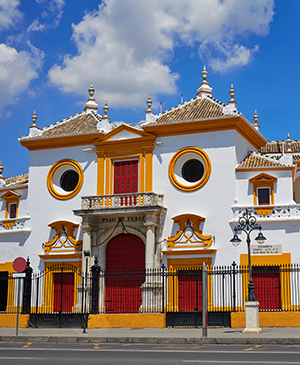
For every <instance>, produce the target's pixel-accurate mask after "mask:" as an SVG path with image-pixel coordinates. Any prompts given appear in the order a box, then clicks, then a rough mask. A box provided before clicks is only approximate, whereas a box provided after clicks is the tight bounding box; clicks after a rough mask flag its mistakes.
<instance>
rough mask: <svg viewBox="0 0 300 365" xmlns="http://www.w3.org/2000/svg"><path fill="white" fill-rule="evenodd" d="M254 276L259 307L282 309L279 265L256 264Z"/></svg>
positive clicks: (253, 271) (253, 270)
mask: <svg viewBox="0 0 300 365" xmlns="http://www.w3.org/2000/svg"><path fill="white" fill-rule="evenodd" d="M252 278H253V284H254V286H255V298H256V300H257V301H258V302H259V309H262V310H264V309H266V310H274V309H281V296H280V272H279V266H254V267H253V269H252Z"/></svg>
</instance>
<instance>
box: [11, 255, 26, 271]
mask: <svg viewBox="0 0 300 365" xmlns="http://www.w3.org/2000/svg"><path fill="white" fill-rule="evenodd" d="M26 266H27V261H26V260H25V259H23V257H17V258H16V259H15V260H14V262H13V269H14V270H15V271H16V272H23V271H24V270H25V269H26Z"/></svg>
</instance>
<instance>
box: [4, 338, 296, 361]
mask: <svg viewBox="0 0 300 365" xmlns="http://www.w3.org/2000/svg"><path fill="white" fill-rule="evenodd" d="M0 364H1V365H15V364H18V365H20V364H22V365H27V364H28V365H29V364H32V365H37V364H42V365H58V364H64V365H69V364H70V365H71V364H72V365H79V364H80V365H82V364H84V365H89V364H101V365H114V364H116V365H118V364H122V365H135V364H139V365H153V364H154V365H156V364H164V365H179V364H181V365H182V364H183V365H184V364H185V365H188V364H191V365H192V364H231V365H235V364H253V365H255V364H262V365H264V364H280V365H296V364H299V365H300V346H299V345H297V346H291V345H290V346H279V345H277V346H263V345H257V346H253V347H251V346H249V345H248V346H242V345H224V346H223V345H178V346H176V345H138V344H107V343H105V344H101V343H97V344H91V343H90V344H49V343H30V342H29V343H26V344H24V343H1V344H0Z"/></svg>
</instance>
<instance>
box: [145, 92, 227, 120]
mask: <svg viewBox="0 0 300 365" xmlns="http://www.w3.org/2000/svg"><path fill="white" fill-rule="evenodd" d="M209 98H210V99H211V100H210V99H209ZM224 106H225V104H222V103H221V102H219V101H217V100H216V99H213V98H212V97H205V98H202V99H201V98H199V97H198V98H195V99H191V100H189V101H187V102H185V103H183V104H180V105H178V106H176V107H174V108H172V109H169V110H167V111H165V112H163V113H162V114H159V115H158V119H157V121H156V122H154V123H151V124H153V125H157V124H168V123H176V122H183V121H193V120H200V119H210V118H219V117H222V116H223V107H224ZM148 125H150V124H148Z"/></svg>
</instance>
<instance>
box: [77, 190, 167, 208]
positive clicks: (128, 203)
mask: <svg viewBox="0 0 300 365" xmlns="http://www.w3.org/2000/svg"><path fill="white" fill-rule="evenodd" d="M163 197H164V196H163V195H162V194H155V193H130V194H114V195H98V196H84V197H82V204H81V207H82V209H101V208H102V209H104V208H130V207H137V206H138V207H151V206H157V205H159V206H163Z"/></svg>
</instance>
